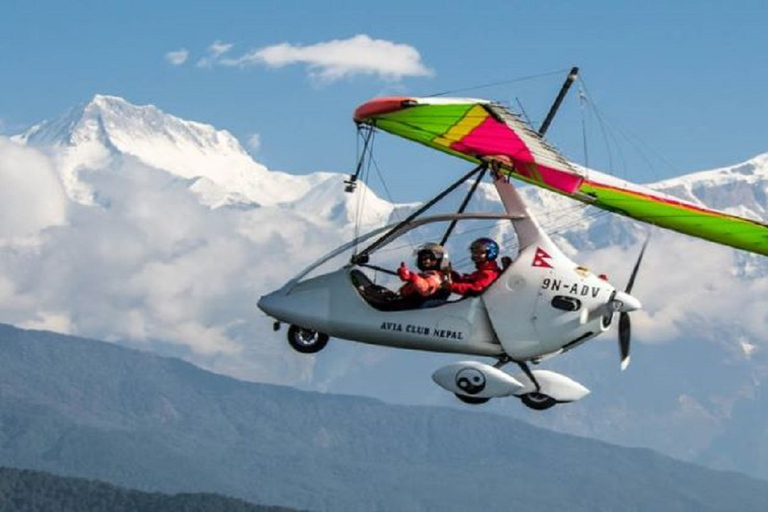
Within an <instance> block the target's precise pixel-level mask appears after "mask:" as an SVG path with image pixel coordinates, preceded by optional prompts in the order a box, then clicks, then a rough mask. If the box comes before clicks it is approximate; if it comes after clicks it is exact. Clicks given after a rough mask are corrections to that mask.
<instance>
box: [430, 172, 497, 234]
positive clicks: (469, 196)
mask: <svg viewBox="0 0 768 512" xmlns="http://www.w3.org/2000/svg"><path fill="white" fill-rule="evenodd" d="M487 170H488V167H484V168H483V169H482V170H481V171H480V173H479V174H478V175H477V178H475V182H474V183H473V184H472V188H471V189H469V192H468V193H467V196H466V197H465V198H464V201H462V203H461V206H459V209H458V210H456V213H464V210H466V209H467V205H468V204H469V200H470V199H472V196H473V195H475V190H477V186H478V185H480V182H481V181H483V176H485V171H487ZM457 222H458V219H454V220H453V221H451V223H450V224H449V225H448V229H446V230H445V234H444V235H443V238H442V240H440V245H445V242H447V241H448V237H450V236H451V233H452V232H453V228H455V227H456V223H457Z"/></svg>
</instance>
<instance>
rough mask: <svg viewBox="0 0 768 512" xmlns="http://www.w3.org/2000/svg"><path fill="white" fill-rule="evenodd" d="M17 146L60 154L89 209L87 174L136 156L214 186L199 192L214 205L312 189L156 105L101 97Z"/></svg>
mask: <svg viewBox="0 0 768 512" xmlns="http://www.w3.org/2000/svg"><path fill="white" fill-rule="evenodd" d="M15 140H16V141H18V142H21V143H24V144H28V145H31V146H38V147H49V148H53V149H57V150H59V151H60V153H61V159H62V160H63V163H62V170H63V171H62V172H63V175H64V182H65V184H66V186H67V189H68V190H69V191H71V192H72V193H71V194H70V195H71V197H73V198H74V199H75V200H78V201H79V202H84V203H89V201H88V200H87V197H90V196H91V195H92V191H91V190H90V187H88V186H84V185H83V184H82V183H81V182H80V180H81V178H80V175H79V170H80V169H86V168H87V169H98V168H105V167H106V164H105V160H108V159H110V158H111V159H115V158H119V157H121V156H130V157H133V158H136V159H138V160H139V161H140V162H141V163H143V164H145V165H148V166H150V167H153V168H156V169H160V170H162V171H166V172H169V173H170V174H172V175H174V176H176V177H181V178H185V179H192V180H194V181H199V180H200V179H203V180H202V183H207V184H208V185H207V186H205V187H198V188H200V190H198V192H199V193H200V194H201V196H207V195H211V194H213V195H215V197H203V202H205V203H206V204H210V205H222V204H233V203H238V204H241V203H243V202H251V203H256V204H260V205H271V204H277V203H281V202H288V201H294V200H296V199H298V198H299V197H301V196H302V195H303V194H304V193H306V192H307V190H308V189H309V187H310V184H309V182H308V181H307V179H306V178H305V177H300V176H292V175H288V174H285V173H280V172H272V171H269V170H268V169H267V168H266V167H264V166H263V165H261V164H259V163H257V162H255V161H254V160H253V159H252V158H251V157H250V155H248V153H247V152H246V151H245V150H244V149H243V147H242V146H241V145H240V143H239V142H238V141H237V139H236V138H235V137H234V136H233V135H232V134H230V133H229V132H227V131H225V130H217V129H215V128H214V127H213V126H210V125H207V124H203V123H198V122H194V121H186V120H184V119H181V118H179V117H176V116H173V115H170V114H167V113H165V112H163V111H162V110H160V109H159V108H157V107H155V106H153V105H144V106H137V105H133V104H131V103H130V102H128V101H126V100H124V99H123V98H119V97H116V96H107V95H96V96H94V97H93V99H92V100H91V101H90V102H88V103H87V104H85V105H81V106H79V107H77V108H74V109H72V110H70V111H69V112H67V113H66V114H65V115H63V116H61V117H60V118H58V119H54V120H51V121H45V122H43V123H40V124H38V125H36V126H34V127H33V128H31V129H30V130H29V131H27V132H26V133H24V134H22V135H20V136H18V137H15ZM84 191H85V192H84ZM211 191H213V192H211ZM214 192H215V193H214ZM229 195H232V197H229ZM235 196H237V197H235ZM82 198H86V199H83V200H81V199H82Z"/></svg>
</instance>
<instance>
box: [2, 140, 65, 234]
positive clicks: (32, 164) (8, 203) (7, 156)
mask: <svg viewBox="0 0 768 512" xmlns="http://www.w3.org/2000/svg"><path fill="white" fill-rule="evenodd" d="M66 214H67V203H66V196H65V194H64V189H63V187H62V184H61V181H60V179H59V177H58V174H56V173H55V172H54V170H53V167H52V165H51V162H50V160H49V159H48V157H46V156H45V155H43V153H41V152H40V151H38V150H36V149H32V148H28V147H26V146H23V145H21V144H17V143H15V142H13V141H12V140H10V139H8V138H6V137H0V241H2V240H9V239H13V238H20V237H29V236H35V235H37V234H38V233H39V232H40V230H42V229H43V228H46V227H49V226H53V225H59V224H63V223H64V222H65V221H66Z"/></svg>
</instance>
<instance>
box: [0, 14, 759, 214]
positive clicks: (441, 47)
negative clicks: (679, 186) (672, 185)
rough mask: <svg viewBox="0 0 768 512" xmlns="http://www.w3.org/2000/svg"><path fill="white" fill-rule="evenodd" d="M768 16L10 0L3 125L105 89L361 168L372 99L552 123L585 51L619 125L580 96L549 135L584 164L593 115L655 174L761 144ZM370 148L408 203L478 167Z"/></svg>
mask: <svg viewBox="0 0 768 512" xmlns="http://www.w3.org/2000/svg"><path fill="white" fill-rule="evenodd" d="M767 21H768V4H766V3H765V2H763V1H758V0H754V1H750V0H748V1H734V2H729V3H726V2H716V1H711V0H710V1H708V0H698V1H693V0H685V1H678V2H669V1H668V0H667V1H656V0H647V1H643V2H635V1H630V2H620V3H619V2H609V1H597V0H584V1H579V2H574V1H548V2H543V1H540V2H534V1H528V2H523V1H510V0H507V1H478V2H472V3H470V2H462V3H456V4H449V3H448V2H445V1H440V2H437V1H432V0H422V1H419V2H413V1H407V2H406V1H390V2H351V1H347V2H344V1H334V0H331V1H325V2H311V1H291V0H281V1H245V0H239V1H235V0H221V1H217V2H214V1H199V0H185V1H183V2H181V1H163V2H158V1H145V0H134V1H130V2H129V1H111V2H103V1H95V0H94V1H77V0H73V1H70V2H66V3H62V2H56V1H38V0H23V1H22V0H10V1H6V2H4V3H3V5H2V7H0V33H2V34H3V36H2V38H0V51H1V53H2V55H3V59H2V64H1V65H2V70H3V71H2V76H3V79H2V80H0V133H2V134H6V135H8V134H13V133H18V132H19V131H21V130H23V129H24V128H26V127H27V126H29V125H31V124H33V123H36V122H39V121H41V120H43V119H47V118H52V117H56V116H58V115H60V114H61V113H63V112H64V111H66V110H67V109H68V108H70V107H72V106H75V105H77V104H80V103H83V102H86V101H88V100H89V99H90V98H91V97H92V96H93V95H94V94H97V93H99V94H112V95H118V96H122V97H124V98H126V99H127V100H128V101H130V102H132V103H135V104H153V105H156V106H158V107H159V108H161V109H162V110H164V111H166V112H168V113H171V114H174V115H177V116H179V117H182V118H185V119H191V120H195V121H200V122H205V123H210V124H213V125H214V126H216V127H217V128H220V129H226V130H229V131H231V132H232V133H234V134H235V135H236V136H237V137H238V138H239V139H240V140H241V142H243V144H244V145H248V141H249V140H253V141H256V142H258V144H257V145H254V146H252V147H251V148H250V150H251V152H252V154H253V155H254V157H255V158H256V159H257V160H258V161H260V162H262V163H264V164H265V165H267V166H268V167H269V168H271V169H276V170H284V171H288V172H292V173H307V172H313V171H334V172H348V171H351V170H352V169H353V168H354V164H355V159H356V148H357V138H356V134H355V129H354V125H353V123H352V122H351V115H352V111H353V110H354V108H355V107H356V106H357V105H358V104H360V103H361V102H363V101H366V100H367V99H369V98H371V97H374V96H378V95H392V94H396V95H401V94H402V95H430V94H435V93H438V92H442V91H457V93H456V94H457V95H461V96H473V97H487V98H490V99H494V100H499V101H503V102H506V103H509V104H511V105H513V106H516V105H517V104H518V101H519V102H520V103H521V104H522V105H523V106H524V108H525V111H526V113H527V114H528V115H529V116H530V117H531V118H532V119H534V120H535V121H540V120H541V119H542V118H543V116H544V115H545V114H546V110H547V109H548V107H549V104H550V102H551V101H552V99H553V98H554V96H555V94H556V93H557V90H558V88H559V86H560V83H561V82H562V80H563V79H564V77H565V74H566V72H567V70H568V69H569V68H570V67H571V66H574V65H577V66H579V67H580V68H581V72H582V78H583V83H584V84H585V87H586V89H585V91H586V94H587V96H588V97H589V99H590V104H591V105H594V106H596V108H597V110H598V111H599V112H600V114H601V117H602V119H604V120H605V121H606V123H605V125H604V126H603V127H602V128H601V127H600V126H599V124H598V123H597V122H596V119H597V118H596V117H595V115H594V114H593V113H591V112H590V111H587V110H584V109H582V108H580V106H579V101H578V97H577V94H571V96H570V98H569V99H568V101H567V102H566V105H565V106H564V108H563V111H562V115H561V116H560V117H558V119H556V121H555V123H554V124H553V127H552V128H551V130H550V133H549V137H550V139H551V140H552V141H553V142H554V143H555V144H556V145H557V146H558V147H560V148H561V149H562V150H563V152H564V153H565V154H566V156H568V157H569V158H571V159H573V160H575V161H578V162H583V160H584V150H583V147H584V144H583V139H584V137H583V130H582V126H585V127H586V129H587V135H588V136H587V140H588V141H589V142H588V146H587V147H588V154H589V155H590V160H589V161H588V162H587V163H589V164H590V165H591V166H592V167H594V168H597V169H600V170H611V171H612V172H613V173H614V174H618V175H621V176H625V177H627V178H630V179H632V180H634V181H638V182H648V181H656V180H658V179H662V178H667V177H672V176H675V175H678V174H684V173H688V172H693V171H697V170H705V169H711V168H715V167H719V166H725V165H730V164H735V163H738V162H740V161H743V160H746V159H749V158H751V157H753V156H756V155H758V154H761V153H765V152H768V136H766V128H765V119H766V118H767V117H768V116H767V115H766V114H767V113H768V99H766V94H765V89H766V85H765V84H767V83H768V65H767V64H768V56H766V48H768V31H766V30H765V24H766V22H767ZM538 75H545V76H542V77H541V78H538V79H535V80H524V81H518V79H520V78H523V77H530V76H538ZM489 83H498V84H499V85H497V86H493V87H486V88H481V89H471V87H473V86H478V85H482V84H489ZM582 120H583V122H582ZM604 133H605V134H606V135H605V138H604V135H603V134H604ZM254 135H255V136H256V137H253V136H254ZM605 140H609V141H611V142H610V144H611V147H612V149H611V153H610V154H611V158H610V159H609V158H608V153H607V152H605V151H604V149H603V148H605V147H606V142H605ZM614 146H615V147H614ZM640 147H642V148H643V150H642V152H640V151H638V150H637V149H636V148H640ZM619 155H623V156H622V157H619ZM376 157H377V163H378V164H379V167H380V169H381V171H382V172H383V173H385V175H386V176H387V185H388V187H389V189H390V190H391V191H392V193H393V196H394V197H393V199H395V200H414V199H420V198H421V199H423V198H424V196H425V195H426V194H428V193H429V192H431V191H432V190H433V189H434V186H436V185H435V184H443V183H445V182H446V181H447V180H448V179H451V178H452V177H453V176H457V175H458V174H459V173H461V172H463V171H464V170H466V169H467V164H466V163H465V162H461V161H458V160H455V159H451V158H450V157H448V156H445V155H441V154H437V153H435V152H431V151H429V150H427V149H425V148H421V147H413V145H412V144H409V143H407V142H404V141H397V140H393V138H392V137H391V136H386V135H385V136H380V137H379V138H378V139H377V151H376ZM609 168H610V169H609ZM414 185H416V186H414ZM374 186H376V185H375V184H374Z"/></svg>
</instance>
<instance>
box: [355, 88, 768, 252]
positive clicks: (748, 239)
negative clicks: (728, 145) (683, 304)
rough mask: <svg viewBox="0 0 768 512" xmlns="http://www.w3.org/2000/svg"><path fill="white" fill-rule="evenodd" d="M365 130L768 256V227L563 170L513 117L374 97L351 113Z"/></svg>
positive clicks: (461, 103) (495, 108)
mask: <svg viewBox="0 0 768 512" xmlns="http://www.w3.org/2000/svg"><path fill="white" fill-rule="evenodd" d="M354 119H355V122H356V123H358V124H366V125H370V126H373V127H375V128H378V129H381V130H383V131H386V132H390V133H393V134H395V135H398V136H400V137H404V138H406V139H410V140H414V141H416V142H419V143H421V144H424V145H426V146H429V147H431V148H434V149H437V150H440V151H444V152H446V153H449V154H452V155H454V156H458V157H460V158H464V159H466V160H469V161H472V162H475V163H481V162H484V161H485V162H494V163H496V164H498V165H499V167H500V169H501V170H502V171H503V172H505V173H506V174H508V175H510V176H512V177H514V178H517V179H520V180H523V181H525V182H528V183H532V184H534V185H537V186H540V187H544V188H547V189H549V190H552V191H554V192H557V193H560V194H563V195H566V196H568V197H571V198H573V199H576V200H579V201H582V202H585V203H588V204H590V205H593V206H595V207H598V208H602V209H604V210H609V211H612V212H614V213H618V214H621V215H625V216H627V217H631V218H633V219H637V220H639V221H642V222H647V223H650V224H654V225H657V226H660V227H663V228H667V229H671V230H674V231H678V232H680V233H685V234H688V235H691V236H695V237H698V238H703V239H705V240H710V241H713V242H717V243H720V244H724V245H729V246H731V247H735V248H738V249H744V250H746V251H750V252H754V253H758V254H763V255H768V225H766V224H764V223H762V222H759V221H754V220H749V219H745V218H742V217H737V216H734V215H730V214H727V213H724V212H720V211H717V210H713V209H710V208H707V207H705V206H702V205H697V204H694V203H691V202H687V201H684V200H681V199H677V198H674V197H671V196H668V195H665V194H662V193H660V192H656V191H653V190H651V189H649V188H646V187H642V186H639V185H634V184H631V183H628V182H625V181H620V180H617V179H615V178H612V177H610V176H607V175H603V174H600V173H593V172H590V173H584V172H582V171H580V170H579V169H577V168H576V167H575V166H573V165H571V164H570V163H569V162H568V161H567V160H565V158H563V156H562V155H560V153H558V152H557V151H556V150H555V149H554V148H552V147H551V146H550V145H549V144H547V142H546V141H545V140H544V139H543V138H542V137H541V136H540V135H539V134H538V133H537V132H536V131H534V130H533V129H532V128H531V127H530V126H528V125H527V124H526V123H525V122H524V121H523V120H522V119H520V118H519V116H517V114H515V113H513V112H512V111H510V110H508V109H507V108H506V107H504V106H502V105H500V104H498V103H493V102H489V101H484V100H478V99H465V98H405V97H399V98H379V99H374V100H371V101H369V102H367V103H364V104H363V105H361V106H360V107H358V108H357V110H355V115H354Z"/></svg>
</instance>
